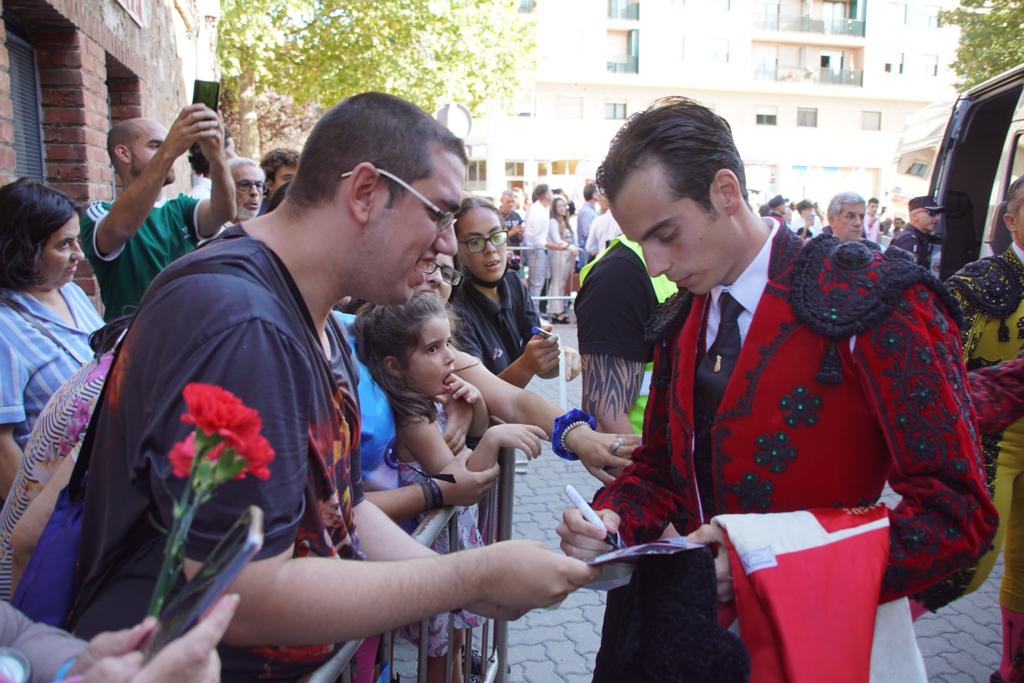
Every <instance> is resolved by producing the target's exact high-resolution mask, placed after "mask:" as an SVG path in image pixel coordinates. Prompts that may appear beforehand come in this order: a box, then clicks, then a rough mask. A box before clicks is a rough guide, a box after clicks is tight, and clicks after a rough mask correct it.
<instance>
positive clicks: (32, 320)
mask: <svg viewBox="0 0 1024 683" xmlns="http://www.w3.org/2000/svg"><path fill="white" fill-rule="evenodd" d="M0 304H3V305H5V306H7V307H8V308H10V309H11V310H13V311H14V312H15V313H17V314H18V315H20V316H21V317H22V318H23V319H24V320H25V322H27V323H28V324H29V325H31V326H32V327H33V328H35V330H36V332H38V333H39V334H41V335H43V336H44V337H46V338H47V339H49V340H50V341H51V342H53V343H54V345H55V346H56V347H57V348H58V349H60V350H61V351H63V352H64V353H66V354H67V355H69V356H71V357H72V358H74V359H75V361H77V362H78V364H79V365H85V364H86V363H88V362H89V359H88V358H82V357H81V356H80V355H79V354H78V353H76V352H75V350H74V349H72V348H70V347H69V346H68V345H67V344H65V343H64V342H62V341H61V340H60V339H58V338H57V335H55V334H54V333H53V332H51V331H50V330H49V329H47V328H46V326H45V325H43V324H42V323H41V322H39V320H38V319H36V317H35V316H34V315H32V312H31V311H29V310H28V309H27V308H25V306H24V305H23V304H22V303H21V302H20V301H18V300H16V299H15V298H14V297H12V296H11V295H9V294H7V293H6V292H2V293H0Z"/></svg>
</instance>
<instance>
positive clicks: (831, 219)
mask: <svg viewBox="0 0 1024 683" xmlns="http://www.w3.org/2000/svg"><path fill="white" fill-rule="evenodd" d="M865 207H866V203H865V202H864V198H863V197H861V196H860V195H859V194H857V193H856V192H840V193H839V194H837V195H836V196H834V197H832V200H831V201H830V202H829V203H828V225H826V226H825V229H824V231H823V232H824V233H825V234H826V235H833V236H834V237H837V238H839V239H840V240H842V241H843V242H852V241H853V240H859V239H860V238H861V237H863V236H864V212H865Z"/></svg>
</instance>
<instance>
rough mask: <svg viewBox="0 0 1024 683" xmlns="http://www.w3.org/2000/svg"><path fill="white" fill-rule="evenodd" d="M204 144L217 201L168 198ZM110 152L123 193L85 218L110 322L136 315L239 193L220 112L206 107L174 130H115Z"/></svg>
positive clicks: (84, 237)
mask: <svg viewBox="0 0 1024 683" xmlns="http://www.w3.org/2000/svg"><path fill="white" fill-rule="evenodd" d="M193 143H198V144H199V148H200V150H201V151H202V153H203V155H204V156H205V157H206V158H207V159H208V160H209V162H210V176H209V177H210V180H211V181H212V188H211V192H210V198H209V199H204V200H201V201H200V200H198V199H195V198H194V197H189V196H187V195H184V194H179V195H178V196H177V197H175V198H174V199H165V198H164V197H163V188H164V186H165V185H170V184H171V183H173V182H174V162H175V160H176V159H177V158H178V157H180V156H181V155H182V154H184V153H185V152H187V151H188V148H189V147H190V146H191V145H192V144H193ZM107 153H108V154H109V155H110V161H111V163H112V164H113V165H114V171H115V172H116V173H117V175H118V176H120V177H121V184H122V187H123V190H122V192H121V194H120V196H118V197H117V199H116V200H115V201H114V202H94V203H93V204H91V205H90V206H89V208H88V209H86V210H85V213H83V214H82V218H81V221H80V223H81V228H82V232H81V236H80V239H81V242H82V251H84V252H85V255H86V256H87V257H88V258H89V262H90V263H92V267H93V270H95V271H96V279H97V280H98V281H99V284H100V297H101V298H102V299H103V306H104V309H105V310H104V317H105V318H106V319H107V320H112V319H113V318H116V317H118V316H121V315H124V314H126V313H131V312H132V311H133V310H135V307H136V306H138V304H139V301H140V300H141V299H142V293H143V292H145V291H146V287H147V286H149V283H150V281H151V280H152V279H153V278H154V277H156V274H157V273H159V272H160V271H161V270H162V269H163V268H164V267H165V266H167V265H168V264H169V263H171V262H172V261H174V260H175V259H176V258H178V257H179V256H183V255H184V254H187V253H188V252H190V251H192V250H193V249H194V248H195V247H196V245H197V244H198V243H199V241H200V240H202V239H206V238H208V237H213V236H214V235H215V234H216V233H217V230H219V229H220V227H221V226H222V225H224V223H226V222H227V221H229V220H231V218H232V217H233V216H234V214H235V191H234V190H235V187H234V181H233V180H232V178H231V173H230V171H229V170H228V167H227V160H226V158H225V156H224V133H223V128H222V126H221V122H220V117H219V116H218V115H217V112H215V111H213V110H212V109H209V108H207V107H206V106H205V105H202V104H193V105H190V106H188V107H185V108H184V109H182V110H181V113H180V114H179V115H178V118H177V119H175V121H174V123H173V124H172V125H171V129H170V130H169V131H168V130H167V129H166V128H164V127H163V126H161V125H160V124H159V123H157V122H156V121H153V120H152V119H129V120H127V121H122V122H120V123H118V124H117V125H115V126H114V127H113V128H111V129H110V133H109V134H108V135H107Z"/></svg>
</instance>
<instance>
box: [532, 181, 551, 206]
mask: <svg viewBox="0 0 1024 683" xmlns="http://www.w3.org/2000/svg"><path fill="white" fill-rule="evenodd" d="M549 190H550V188H548V185H547V183H541V184H540V185H538V186H537V187H535V188H533V201H535V202H536V201H538V200H540V198H541V197H543V196H544V195H546V194H547V193H548V192H549Z"/></svg>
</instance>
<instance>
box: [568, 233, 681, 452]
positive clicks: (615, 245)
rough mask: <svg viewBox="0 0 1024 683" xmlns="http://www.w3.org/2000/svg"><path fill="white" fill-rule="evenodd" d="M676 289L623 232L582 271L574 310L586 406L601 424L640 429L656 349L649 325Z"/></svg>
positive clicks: (601, 426) (618, 429)
mask: <svg viewBox="0 0 1024 683" xmlns="http://www.w3.org/2000/svg"><path fill="white" fill-rule="evenodd" d="M676 291H677V288H676V285H675V283H673V282H672V281H670V280H669V279H668V278H666V277H665V276H663V275H662V276H659V277H656V278H652V277H650V275H649V274H648V273H647V266H646V264H645V263H644V257H643V252H642V251H641V249H640V245H639V244H637V243H636V242H632V241H630V240H628V239H626V237H625V236H623V235H619V236H618V237H616V238H614V239H612V240H611V241H610V242H609V245H608V248H607V249H605V250H604V251H602V252H600V253H599V254H598V255H597V257H595V258H594V260H593V261H591V262H590V263H588V264H586V265H585V266H584V267H583V268H582V269H581V270H580V292H579V294H578V296H577V297H576V304H575V311H576V319H577V322H578V325H579V328H578V336H579V344H580V354H581V356H582V360H583V408H584V410H586V411H587V412H589V413H591V414H592V415H594V417H595V418H597V421H598V428H599V429H600V430H602V431H608V432H610V433H617V434H623V433H628V431H629V428H628V427H627V425H626V421H627V420H628V424H629V426H631V427H632V431H633V432H634V433H637V434H639V433H641V431H642V426H643V421H644V410H645V409H646V407H647V395H648V393H649V390H650V381H651V362H650V361H651V347H650V345H648V344H646V343H645V342H644V325H645V324H646V322H647V319H648V318H649V317H650V315H651V314H652V313H653V312H654V309H655V307H656V306H657V305H658V304H660V303H661V302H663V301H665V300H666V299H668V298H669V297H670V296H672V295H673V294H675V293H676Z"/></svg>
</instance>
